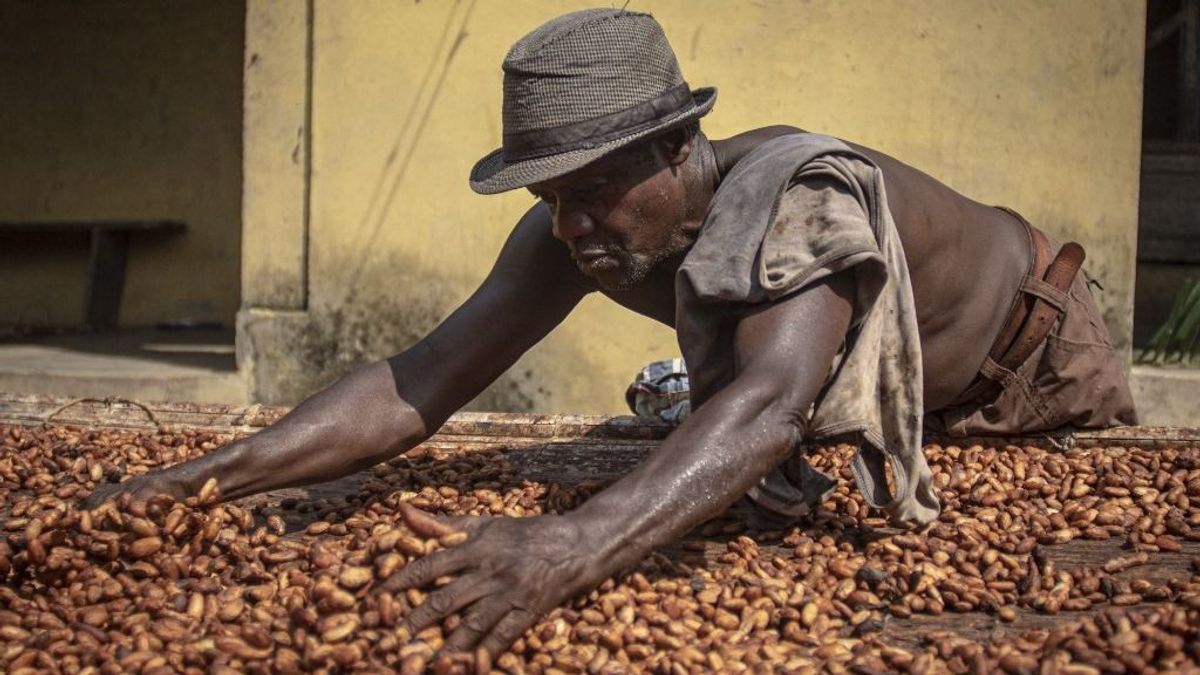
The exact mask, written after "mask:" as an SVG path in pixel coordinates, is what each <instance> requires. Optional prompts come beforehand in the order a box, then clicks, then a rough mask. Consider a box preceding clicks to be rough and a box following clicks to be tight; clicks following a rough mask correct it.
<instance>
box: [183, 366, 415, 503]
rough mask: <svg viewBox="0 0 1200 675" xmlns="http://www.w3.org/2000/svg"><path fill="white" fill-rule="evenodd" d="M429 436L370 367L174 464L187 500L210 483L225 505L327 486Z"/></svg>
mask: <svg viewBox="0 0 1200 675" xmlns="http://www.w3.org/2000/svg"><path fill="white" fill-rule="evenodd" d="M428 433H430V430H428V429H427V428H426V423H425V421H423V420H422V418H421V416H420V415H419V414H418V412H417V411H416V410H415V409H414V408H413V407H412V406H411V405H409V404H408V403H406V402H405V401H404V400H402V399H401V398H400V396H399V394H398V393H397V392H396V386H395V381H394V379H393V376H392V371H391V369H390V368H389V366H388V364H387V363H386V362H380V363H373V364H370V365H367V366H364V367H362V368H359V369H358V370H356V371H354V372H352V373H350V374H349V375H346V376H345V377H343V378H342V379H341V380H339V381H338V382H336V383H335V384H333V385H332V386H330V387H329V388H327V389H325V390H323V391H321V392H320V393H318V394H316V395H314V396H312V397H311V398H309V399H307V400H305V401H304V402H303V403H301V404H300V405H298V406H297V407H296V408H295V409H294V410H293V411H291V412H290V413H288V415H287V416H285V417H284V418H283V419H281V420H279V421H278V422H276V423H275V424H274V425H272V426H270V427H268V428H267V429H264V430H263V431H261V432H259V433H258V434H255V435H254V436H251V437H249V438H245V439H243V440H241V441H238V442H236V443H232V444H230V445H227V446H225V447H223V448H221V449H219V450H217V451H215V452H213V453H211V454H209V455H207V456H205V457H203V458H200V459H197V460H194V461H192V462H187V463H185V464H180V465H176V466H175V467H173V468H172V469H170V470H169V471H170V472H171V473H172V474H173V476H172V479H173V480H177V481H180V482H181V483H183V485H184V488H185V491H186V492H188V493H194V492H195V491H197V490H199V488H200V486H201V485H202V484H203V483H204V481H206V480H207V479H208V478H210V477H215V478H216V479H217V483H218V485H219V486H220V490H221V494H222V495H223V496H224V497H226V498H238V497H244V496H247V495H251V494H256V493H259V492H264V491H266V490H272V489H278V488H283V487H292V486H296V485H305V484H309V483H315V482H320V481H325V480H332V479H334V478H338V477H340V476H344V475H347V474H350V473H353V472H355V471H358V470H361V469H364V468H367V467H369V466H372V465H374V464H376V463H378V462H381V461H384V460H386V459H389V458H391V457H394V456H395V455H397V454H399V453H401V452H403V451H405V450H407V449H408V448H410V447H412V446H414V445H416V444H418V443H420V442H421V441H422V440H424V439H425V437H426V436H427V435H428Z"/></svg>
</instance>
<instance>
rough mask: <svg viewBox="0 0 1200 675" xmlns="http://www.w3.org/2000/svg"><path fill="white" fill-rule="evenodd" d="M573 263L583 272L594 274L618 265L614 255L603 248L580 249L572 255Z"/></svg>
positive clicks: (618, 261)
mask: <svg viewBox="0 0 1200 675" xmlns="http://www.w3.org/2000/svg"><path fill="white" fill-rule="evenodd" d="M574 258H575V265H576V266H577V267H579V269H580V270H582V271H583V272H584V273H585V274H594V273H596V272H600V271H603V270H606V269H613V268H616V267H617V266H618V265H620V260H618V259H617V257H616V256H615V255H613V254H612V253H610V252H609V251H605V250H593V251H580V252H579V253H576V254H575V255H574Z"/></svg>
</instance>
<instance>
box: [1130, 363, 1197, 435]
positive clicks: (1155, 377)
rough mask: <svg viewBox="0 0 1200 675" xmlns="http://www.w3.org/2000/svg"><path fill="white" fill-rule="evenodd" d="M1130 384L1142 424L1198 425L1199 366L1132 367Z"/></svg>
mask: <svg viewBox="0 0 1200 675" xmlns="http://www.w3.org/2000/svg"><path fill="white" fill-rule="evenodd" d="M1129 386H1130V388H1131V389H1132V390H1133V401H1134V404H1135V405H1136V406H1137V411H1138V421H1139V422H1140V423H1141V424H1144V425H1148V426H1178V427H1194V426H1197V424H1200V368H1160V367H1156V366H1134V367H1133V371H1132V372H1131V373H1130V376H1129Z"/></svg>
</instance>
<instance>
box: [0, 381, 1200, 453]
mask: <svg viewBox="0 0 1200 675" xmlns="http://www.w3.org/2000/svg"><path fill="white" fill-rule="evenodd" d="M286 413H287V409H286V408H278V407H271V406H263V405H250V406H231V405H224V404H202V403H179V402H158V401H147V402H140V401H131V400H128V399H122V398H117V397H114V398H108V399H96V398H80V399H70V398H64V397H56V396H45V395H41V394H18V393H11V392H0V422H3V423H9V424H41V423H43V422H46V421H51V422H54V423H55V424H65V425H82V426H94V425H99V426H109V427H121V428H129V429H153V428H155V427H158V426H160V425H168V426H170V425H179V426H188V427H193V428H196V429H200V430H203V431H214V432H223V433H232V432H243V433H253V432H255V431H257V430H259V429H261V428H263V427H266V426H269V425H270V424H272V423H274V422H275V421H277V420H278V419H279V418H281V417H282V416H283V415H284V414H286ZM671 429H672V427H671V426H670V425H668V424H665V423H663V422H661V421H658V420H654V419H647V418H639V417H632V416H620V417H607V416H604V415H548V414H534V413H488V412H461V413H456V414H455V415H453V416H451V418H450V420H449V421H447V422H446V424H445V425H443V426H442V428H441V429H439V430H438V432H437V434H435V435H434V437H433V440H435V441H437V440H443V439H451V438H456V437H471V436H484V437H489V438H505V439H508V441H509V442H516V439H542V440H547V439H549V440H564V439H590V440H595V441H599V440H605V439H608V440H622V439H624V440H629V441H660V440H662V439H664V438H666V437H667V435H668V434H670V432H671ZM925 440H926V442H927V443H941V444H953V445H959V446H968V445H972V444H979V445H993V446H995V445H1000V446H1003V445H1018V446H1023V445H1038V446H1045V447H1053V448H1058V449H1060V450H1066V449H1070V448H1077V447H1082V448H1088V447H1107V446H1122V445H1124V446H1140V447H1167V446H1171V445H1191V444H1196V443H1200V428H1197V427H1141V426H1136V427H1116V428H1113V429H1098V430H1095V429H1094V430H1080V431H1074V432H1062V433H1046V434H1030V435H1028V436H1016V437H988V436H973V437H965V438H949V437H945V436H939V435H935V434H927V435H926V438H925Z"/></svg>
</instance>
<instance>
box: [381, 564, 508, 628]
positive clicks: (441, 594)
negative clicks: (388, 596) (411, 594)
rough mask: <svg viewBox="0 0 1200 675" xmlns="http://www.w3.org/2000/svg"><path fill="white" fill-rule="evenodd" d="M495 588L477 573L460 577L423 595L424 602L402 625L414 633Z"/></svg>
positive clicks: (489, 581) (488, 593)
mask: <svg viewBox="0 0 1200 675" xmlns="http://www.w3.org/2000/svg"><path fill="white" fill-rule="evenodd" d="M497 590H498V587H497V584H496V583H495V582H494V581H492V579H491V578H489V577H486V576H482V575H478V574H476V575H468V576H465V577H462V578H460V579H458V580H456V581H454V582H452V583H449V584H447V585H445V586H443V587H442V588H439V589H438V590H436V591H434V592H432V593H430V594H429V595H427V596H425V602H422V603H421V604H420V605H417V607H416V608H415V609H413V611H412V612H410V613H409V615H408V617H407V618H406V619H405V620H404V623H403V624H402V626H403V627H404V628H405V629H407V630H408V634H409V635H416V634H417V633H419V632H421V631H422V630H424V629H425V628H427V627H429V626H431V625H433V624H434V623H436V622H438V621H441V620H442V619H444V618H446V617H447V616H450V615H451V614H453V613H454V612H457V611H458V610H460V609H462V608H463V607H466V606H467V605H469V604H471V603H472V602H475V601H476V600H478V599H480V598H482V597H484V596H487V595H490V594H492V593H494V592H495V591H497Z"/></svg>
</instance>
